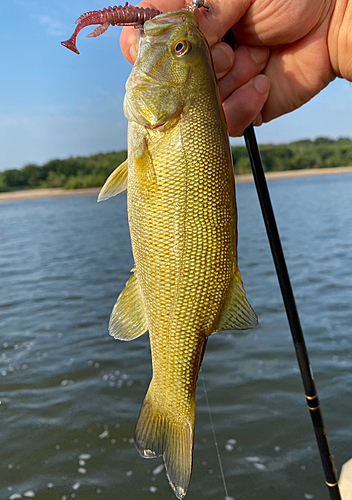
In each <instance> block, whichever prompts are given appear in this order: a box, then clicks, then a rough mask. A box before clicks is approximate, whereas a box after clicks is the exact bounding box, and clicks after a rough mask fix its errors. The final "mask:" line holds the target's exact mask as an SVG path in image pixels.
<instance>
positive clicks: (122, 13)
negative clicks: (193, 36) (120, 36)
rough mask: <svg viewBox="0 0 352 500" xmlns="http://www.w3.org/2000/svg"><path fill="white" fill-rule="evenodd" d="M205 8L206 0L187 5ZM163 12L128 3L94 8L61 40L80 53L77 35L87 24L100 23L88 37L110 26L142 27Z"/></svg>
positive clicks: (195, 0) (193, 9)
mask: <svg viewBox="0 0 352 500" xmlns="http://www.w3.org/2000/svg"><path fill="white" fill-rule="evenodd" d="M201 7H203V8H205V9H206V10H207V11H209V10H210V9H209V7H206V6H205V5H204V0H192V3H191V4H188V5H186V6H185V9H186V10H191V11H193V12H196V11H197V9H199V8H201ZM159 14H162V13H161V12H160V11H159V10H157V9H149V8H146V9H145V8H143V7H133V5H128V3H127V2H126V5H125V6H124V7H122V6H121V5H120V6H118V7H117V6H116V5H115V7H108V8H107V9H103V10H93V11H91V12H86V13H85V14H82V15H81V16H80V17H79V18H78V19H77V21H76V24H77V26H76V29H75V31H74V32H73V34H72V36H71V37H70V38H69V39H68V40H66V41H65V42H61V45H63V46H64V47H66V48H68V49H70V50H72V52H75V53H76V54H79V50H78V49H77V45H76V41H77V35H78V33H79V32H80V31H81V29H83V28H85V27H86V26H91V25H93V24H99V25H100V26H98V27H97V28H95V30H94V31H93V32H92V33H89V34H88V35H86V37H87V38H91V37H97V36H100V35H102V34H103V33H105V31H106V30H107V29H108V28H109V26H134V27H135V28H142V27H143V24H144V23H145V21H149V20H150V19H152V18H153V17H156V16H158V15H159Z"/></svg>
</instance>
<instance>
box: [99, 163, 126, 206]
mask: <svg viewBox="0 0 352 500" xmlns="http://www.w3.org/2000/svg"><path fill="white" fill-rule="evenodd" d="M127 177H128V158H127V160H125V161H124V162H123V163H121V165H119V166H118V167H117V168H115V170H114V171H113V172H112V174H110V175H109V177H108V178H107V179H106V181H105V184H104V186H103V187H102V188H101V190H100V193H99V196H98V202H99V201H105V200H108V199H109V198H111V197H112V196H116V195H117V194H119V193H122V191H125V190H126V189H127Z"/></svg>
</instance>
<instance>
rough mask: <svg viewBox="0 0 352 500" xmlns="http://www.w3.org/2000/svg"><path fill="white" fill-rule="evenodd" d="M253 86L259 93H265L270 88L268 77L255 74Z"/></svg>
mask: <svg viewBox="0 0 352 500" xmlns="http://www.w3.org/2000/svg"><path fill="white" fill-rule="evenodd" d="M253 83H254V86H255V88H256V89H257V90H258V92H260V93H261V94H266V93H267V92H269V88H270V81H269V78H268V77H267V76H265V75H257V76H256V77H255V78H254V80H253Z"/></svg>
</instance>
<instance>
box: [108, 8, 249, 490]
mask: <svg viewBox="0 0 352 500" xmlns="http://www.w3.org/2000/svg"><path fill="white" fill-rule="evenodd" d="M124 111H125V115H126V117H127V118H128V120H129V129H128V160H126V162H124V163H123V164H122V165H120V166H119V167H118V168H117V169H116V170H115V171H114V172H113V173H112V174H111V176H110V177H109V178H108V180H107V181H106V183H105V185H104V186H103V188H102V190H101V193H100V195H99V201H100V200H105V199H107V198H109V197H111V196H114V195H115V194H118V193H119V192H121V191H123V190H124V189H126V188H127V193H128V218H129V226H130V232H131V241H132V249H133V255H134V259H135V268H134V269H133V275H132V277H131V278H130V280H129V281H128V282H127V284H126V287H125V289H124V290H123V291H122V292H121V294H120V296H119V298H118V300H117V302H116V304H115V306H114V309H113V312H112V314H111V318H110V324H109V331H110V334H111V335H112V336H113V337H115V338H117V339H120V340H133V339H135V338H137V337H139V336H140V335H142V334H143V333H144V332H146V331H147V330H149V336H150V345H151V352H152V365H153V377H152V380H151V383H150V386H149V389H148V392H147V394H146V397H145V400H144V403H143V406H142V409H141V411H140V414H139V418H138V421H137V425H136V431H135V444H136V447H137V449H138V451H139V453H140V454H141V455H142V456H143V457H145V458H154V457H157V456H160V455H162V456H163V458H164V462H165V468H166V474H167V477H168V480H169V483H170V485H171V487H172V489H173V491H174V493H175V495H176V496H177V498H179V499H182V498H184V496H185V495H186V493H187V488H188V484H189V481H190V475H191V470H192V453H193V442H194V422H195V390H196V383H197V378H198V373H199V369H200V365H201V362H202V359H203V355H204V351H205V347H206V344H207V339H208V337H209V336H210V335H212V334H213V333H215V332H218V331H222V330H245V329H249V328H254V327H255V326H257V316H256V315H255V313H254V311H253V309H252V307H251V306H250V304H249V303H248V301H247V298H246V295H245V291H244V288H243V283H242V278H241V274H240V271H239V268H238V262H237V209H236V201H235V181H234V174H233V168H232V157H231V151H230V147H229V140H228V134H227V130H226V124H225V119H224V114H223V111H222V105H221V101H220V97H219V93H218V89H217V83H216V79H215V76H214V72H213V67H212V62H211V55H210V51H209V47H208V44H207V42H206V40H205V38H204V36H203V34H202V33H201V32H200V30H199V28H198V21H197V19H196V17H195V15H194V14H193V13H191V12H188V11H186V10H182V11H177V12H171V13H167V14H161V15H159V16H157V17H155V18H154V19H152V20H150V21H146V22H145V23H144V29H143V31H141V36H140V44H139V54H138V59H137V61H136V63H135V65H134V67H133V69H132V72H131V75H130V77H129V79H128V81H127V84H126V97H125V104H124Z"/></svg>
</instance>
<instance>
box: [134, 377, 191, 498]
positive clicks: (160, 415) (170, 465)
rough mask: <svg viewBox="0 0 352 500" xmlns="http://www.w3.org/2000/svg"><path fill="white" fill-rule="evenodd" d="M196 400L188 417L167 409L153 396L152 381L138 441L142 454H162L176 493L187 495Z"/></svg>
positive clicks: (141, 414) (154, 456)
mask: <svg viewBox="0 0 352 500" xmlns="http://www.w3.org/2000/svg"><path fill="white" fill-rule="evenodd" d="M194 418H195V403H194V404H193V405H192V409H191V412H190V414H189V415H188V416H187V417H180V416H179V415H177V414H176V413H171V412H168V411H167V410H166V409H164V408H163V407H162V405H160V404H158V402H157V400H154V398H153V381H152V382H151V385H150V387H149V390H148V393H147V395H146V397H145V400H144V403H143V406H142V408H141V411H140V414H139V418H138V421H137V425H136V431H135V437H134V441H135V445H136V448H137V450H138V451H139V453H140V455H141V456H142V457H143V458H156V457H159V456H161V455H162V456H163V458H164V464H165V469H166V475H167V478H168V480H169V483H170V486H171V488H172V489H173V492H174V493H175V495H176V497H177V498H178V499H180V500H181V499H182V498H184V497H185V495H186V493H187V489H188V485H189V481H190V478H191V473H192V454H193V442H194Z"/></svg>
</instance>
